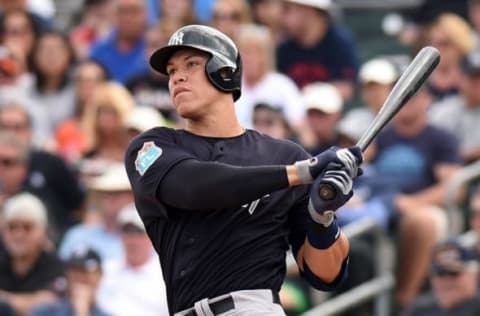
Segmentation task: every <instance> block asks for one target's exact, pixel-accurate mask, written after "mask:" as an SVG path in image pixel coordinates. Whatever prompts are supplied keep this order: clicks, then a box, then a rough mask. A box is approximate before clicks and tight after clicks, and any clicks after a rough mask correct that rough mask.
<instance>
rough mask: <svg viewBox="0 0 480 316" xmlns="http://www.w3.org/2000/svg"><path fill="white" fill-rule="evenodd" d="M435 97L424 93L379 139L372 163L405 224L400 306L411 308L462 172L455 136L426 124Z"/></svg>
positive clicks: (401, 225)
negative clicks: (450, 191) (452, 184)
mask: <svg viewBox="0 0 480 316" xmlns="http://www.w3.org/2000/svg"><path fill="white" fill-rule="evenodd" d="M430 102H431V97H430V95H429V94H428V92H427V91H426V89H425V88H424V89H420V90H419V91H418V92H417V93H416V94H415V95H414V96H413V97H412V98H411V99H410V101H409V102H408V103H407V104H406V105H405V106H404V107H403V108H402V109H401V110H400V112H398V114H397V115H396V116H395V117H394V119H393V121H392V123H391V125H390V126H389V127H387V128H386V129H384V130H383V131H382V132H381V133H380V134H379V135H378V137H377V138H376V142H375V149H376V156H375V158H374V160H373V164H374V166H375V168H376V170H377V171H378V174H379V177H382V178H383V179H384V180H385V181H387V183H390V184H391V185H393V188H394V190H395V192H398V193H397V194H396V195H395V197H394V207H395V208H396V209H397V210H398V212H399V214H400V216H401V221H400V227H399V235H400V240H399V243H400V260H399V269H398V275H399V278H398V288H397V295H396V299H397V303H398V304H399V305H400V306H403V307H406V306H408V305H409V304H410V303H411V302H412V301H413V299H414V298H415V296H416V295H417V294H418V291H419V290H420V288H421V286H422V285H423V282H424V281H425V277H426V275H427V271H428V262H429V258H430V253H431V249H432V246H433V244H434V243H435V242H436V241H437V240H438V239H439V238H442V237H443V236H444V234H445V229H446V226H445V225H446V222H445V220H446V218H445V214H444V212H443V210H441V209H439V207H442V206H443V201H444V195H445V190H446V184H447V182H448V180H449V179H450V178H451V177H452V175H453V174H454V173H455V172H456V171H457V170H458V169H459V168H460V166H461V159H460V152H459V148H458V142H457V141H456V139H455V138H454V136H453V135H451V134H450V133H448V132H447V131H444V130H442V129H440V128H437V127H434V126H431V125H429V124H428V122H427V108H428V106H429V104H430Z"/></svg>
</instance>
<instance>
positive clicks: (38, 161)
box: [0, 105, 85, 241]
mask: <svg viewBox="0 0 480 316" xmlns="http://www.w3.org/2000/svg"><path fill="white" fill-rule="evenodd" d="M9 133H12V134H9ZM32 133H33V131H32V128H31V119H30V117H29V115H28V113H27V112H26V111H25V109H23V108H22V107H19V106H15V105H10V106H6V107H3V108H0V135H1V136H0V148H2V151H1V153H4V154H7V153H9V156H8V157H9V158H8V159H12V162H15V161H16V163H10V164H9V165H7V164H4V170H3V171H0V179H2V181H3V182H4V183H5V184H9V185H8V190H6V194H7V195H8V196H10V195H12V194H15V193H17V192H19V191H28V192H31V193H33V194H34V195H35V196H37V197H39V198H40V199H41V200H42V201H43V202H44V203H45V204H46V206H47V209H48V211H49V217H50V234H51V237H52V238H53V239H54V240H55V241H57V240H58V238H60V237H61V236H62V234H63V233H64V232H65V230H66V229H67V228H69V227H71V226H72V225H73V224H75V223H77V222H78V221H79V219H80V217H81V214H82V211H83V204H84V200H85V190H84V188H83V185H82V184H81V183H80V181H79V179H78V177H77V174H75V173H74V172H73V170H71V169H70V167H69V166H68V165H67V164H66V163H65V162H64V161H63V160H62V159H60V158H59V157H57V156H56V155H53V154H51V153H48V152H46V151H43V150H40V149H37V148H34V147H32V146H31V139H32ZM13 134H14V135H13ZM15 159H19V160H15Z"/></svg>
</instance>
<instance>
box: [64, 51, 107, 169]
mask: <svg viewBox="0 0 480 316" xmlns="http://www.w3.org/2000/svg"><path fill="white" fill-rule="evenodd" d="M108 78H109V77H108V74H107V72H106V70H105V69H104V68H103V66H102V65H100V64H99V63H97V62H95V61H93V60H84V61H82V62H81V63H80V64H79V65H78V66H77V67H76V69H75V73H74V90H75V114H74V116H73V117H72V118H70V119H67V120H64V121H63V122H61V123H60V124H59V125H58V127H57V129H56V130H55V147H56V150H57V152H58V153H59V154H60V156H61V157H63V158H64V159H66V160H67V161H68V162H70V163H72V164H76V163H78V161H79V159H80V158H81V157H83V156H84V155H85V154H86V152H87V149H88V148H87V145H88V144H87V135H86V132H85V131H84V130H83V129H82V127H81V122H82V119H83V118H84V115H85V113H86V112H87V111H86V108H87V106H88V104H89V101H90V99H91V97H92V95H94V94H95V92H96V91H97V88H98V87H99V86H101V85H102V84H103V83H105V82H106V81H107V80H108Z"/></svg>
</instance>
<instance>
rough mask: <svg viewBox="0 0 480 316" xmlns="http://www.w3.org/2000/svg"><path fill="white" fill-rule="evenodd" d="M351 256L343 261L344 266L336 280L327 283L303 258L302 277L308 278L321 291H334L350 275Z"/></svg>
mask: <svg viewBox="0 0 480 316" xmlns="http://www.w3.org/2000/svg"><path fill="white" fill-rule="evenodd" d="M348 259H349V258H348V257H347V258H345V260H343V262H342V268H341V269H340V272H339V273H338V276H337V277H336V278H335V280H334V281H333V282H331V283H326V282H324V281H323V280H322V279H320V278H319V277H318V276H316V275H315V274H314V273H313V272H312V270H310V268H309V267H308V264H307V263H306V262H305V260H303V272H301V274H302V277H303V278H304V279H305V280H307V282H308V283H309V284H310V285H311V286H312V287H314V288H315V289H317V290H320V291H328V292H331V291H334V290H336V289H338V287H339V286H340V285H341V284H342V283H343V282H344V281H345V280H346V279H347V277H348V261H349V260H348Z"/></svg>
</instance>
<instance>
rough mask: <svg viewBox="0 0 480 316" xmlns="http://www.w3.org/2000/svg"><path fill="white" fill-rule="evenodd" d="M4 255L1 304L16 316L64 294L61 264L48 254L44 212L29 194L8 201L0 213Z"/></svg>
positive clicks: (0, 273) (0, 276)
mask: <svg viewBox="0 0 480 316" xmlns="http://www.w3.org/2000/svg"><path fill="white" fill-rule="evenodd" d="M1 217H2V220H1V222H2V229H1V232H2V237H3V241H4V243H5V248H6V252H7V254H6V255H5V256H1V257H0V301H2V302H3V303H4V304H8V305H10V306H11V307H12V308H13V309H14V310H15V312H16V313H18V314H19V315H26V314H27V313H29V312H30V310H31V309H32V308H33V307H34V306H35V305H37V304H41V303H47V302H52V301H54V300H55V299H56V298H57V294H59V293H60V292H61V291H62V290H64V287H63V285H64V283H65V282H64V277H63V264H62V262H61V260H60V259H59V258H58V257H57V255H56V254H55V253H53V252H51V251H47V250H46V249H47V248H48V247H47V245H48V237H47V227H48V219H47V210H46V209H45V206H44V204H43V203H42V202H41V201H40V200H39V199H38V198H36V197H35V196H33V195H31V194H30V193H20V194H17V195H14V196H12V197H11V198H9V199H7V200H6V202H5V204H4V207H3V212H2V216H1Z"/></svg>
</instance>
